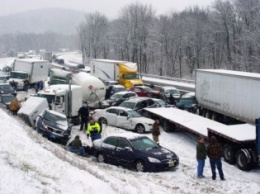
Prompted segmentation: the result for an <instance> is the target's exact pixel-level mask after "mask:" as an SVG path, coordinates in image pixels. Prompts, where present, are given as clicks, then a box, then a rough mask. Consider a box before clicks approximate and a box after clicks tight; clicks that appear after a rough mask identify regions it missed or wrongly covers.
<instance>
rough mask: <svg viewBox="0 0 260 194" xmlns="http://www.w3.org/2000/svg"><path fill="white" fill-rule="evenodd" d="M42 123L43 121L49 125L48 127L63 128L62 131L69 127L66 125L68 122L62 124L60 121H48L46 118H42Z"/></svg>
mask: <svg viewBox="0 0 260 194" xmlns="http://www.w3.org/2000/svg"><path fill="white" fill-rule="evenodd" d="M44 123H45V124H46V125H48V126H50V127H53V128H55V129H60V130H63V131H66V130H68V128H69V125H68V124H66V125H62V124H60V123H54V122H50V121H46V120H44Z"/></svg>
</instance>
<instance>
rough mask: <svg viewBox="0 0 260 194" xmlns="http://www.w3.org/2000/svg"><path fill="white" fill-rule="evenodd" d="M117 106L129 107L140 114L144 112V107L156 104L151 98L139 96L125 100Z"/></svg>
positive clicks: (153, 106)
mask: <svg viewBox="0 0 260 194" xmlns="http://www.w3.org/2000/svg"><path fill="white" fill-rule="evenodd" d="M119 106H120V107H125V108H130V109H132V110H134V111H137V112H138V113H139V114H141V115H142V114H143V113H144V110H143V109H144V108H155V107H156V106H158V104H157V103H156V102H155V100H154V99H153V98H147V97H139V98H132V99H129V100H125V101H124V102H122V103H121V104H120V105H119Z"/></svg>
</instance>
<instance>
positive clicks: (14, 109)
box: [9, 97, 20, 114]
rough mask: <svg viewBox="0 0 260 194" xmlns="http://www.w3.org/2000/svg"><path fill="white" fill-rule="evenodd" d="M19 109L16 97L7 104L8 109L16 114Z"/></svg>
mask: <svg viewBox="0 0 260 194" xmlns="http://www.w3.org/2000/svg"><path fill="white" fill-rule="evenodd" d="M19 109H20V102H19V101H18V99H17V97H15V99H14V100H13V101H12V102H11V103H10V104H9V110H10V111H11V112H12V113H13V114H17V112H18V110H19Z"/></svg>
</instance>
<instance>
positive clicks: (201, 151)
mask: <svg viewBox="0 0 260 194" xmlns="http://www.w3.org/2000/svg"><path fill="white" fill-rule="evenodd" d="M196 150H197V154H196V158H197V160H205V159H206V156H207V149H206V146H205V144H204V143H200V142H198V144H197V147H196Z"/></svg>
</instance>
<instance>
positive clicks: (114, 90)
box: [110, 84, 126, 96]
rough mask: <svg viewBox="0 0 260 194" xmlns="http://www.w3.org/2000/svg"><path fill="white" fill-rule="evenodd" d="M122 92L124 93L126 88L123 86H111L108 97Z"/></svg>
mask: <svg viewBox="0 0 260 194" xmlns="http://www.w3.org/2000/svg"><path fill="white" fill-rule="evenodd" d="M123 91H126V88H125V86H123V85H119V84H118V85H112V86H111V92H110V96H112V95H114V94H116V93H118V92H123Z"/></svg>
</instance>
